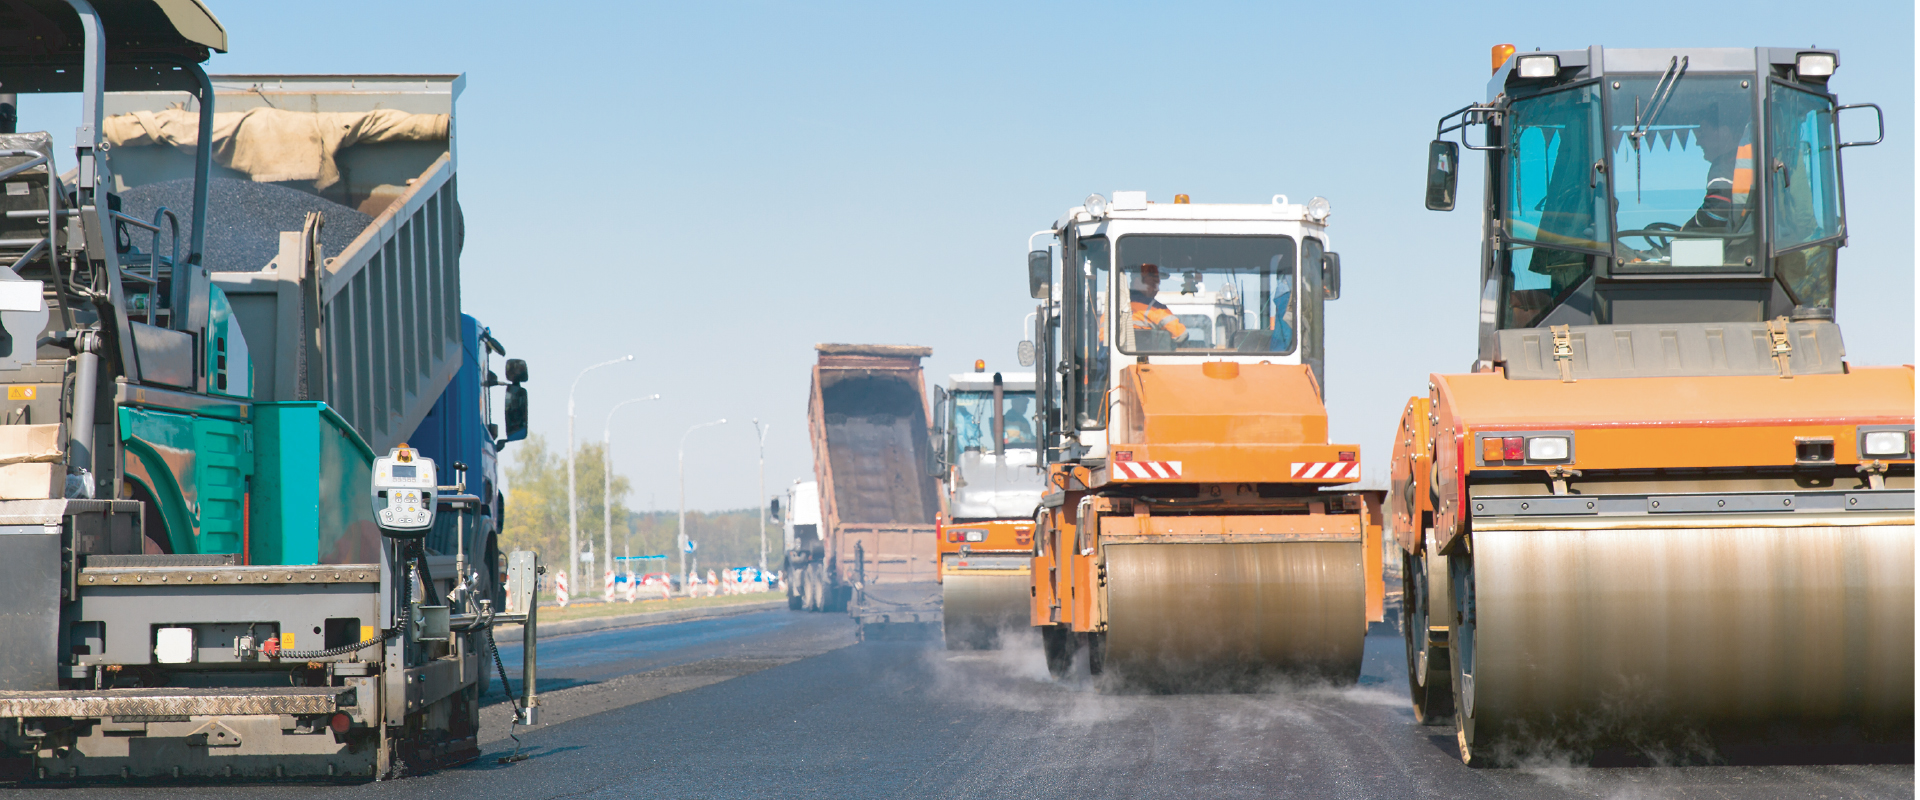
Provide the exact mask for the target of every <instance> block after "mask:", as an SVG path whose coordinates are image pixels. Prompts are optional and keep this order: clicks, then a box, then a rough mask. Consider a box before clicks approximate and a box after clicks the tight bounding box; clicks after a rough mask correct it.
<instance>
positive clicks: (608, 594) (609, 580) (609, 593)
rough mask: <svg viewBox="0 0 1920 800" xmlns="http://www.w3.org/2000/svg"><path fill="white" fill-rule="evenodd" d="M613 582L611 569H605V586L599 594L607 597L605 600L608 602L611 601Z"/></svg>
mask: <svg viewBox="0 0 1920 800" xmlns="http://www.w3.org/2000/svg"><path fill="white" fill-rule="evenodd" d="M613 583H614V581H613V570H611V569H609V570H607V588H606V590H605V591H604V592H602V594H601V596H602V597H605V598H606V599H607V602H609V603H611V602H613Z"/></svg>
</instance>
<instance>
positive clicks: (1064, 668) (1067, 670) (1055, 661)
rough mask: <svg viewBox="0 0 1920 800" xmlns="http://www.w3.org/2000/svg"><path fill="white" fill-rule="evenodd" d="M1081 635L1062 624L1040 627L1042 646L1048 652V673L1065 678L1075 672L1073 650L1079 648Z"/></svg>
mask: <svg viewBox="0 0 1920 800" xmlns="http://www.w3.org/2000/svg"><path fill="white" fill-rule="evenodd" d="M1079 644H1080V641H1079V637H1078V636H1075V635H1074V633H1073V631H1072V630H1069V629H1067V628H1065V627H1063V626H1060V625H1048V626H1046V627H1043V628H1041V629H1040V647H1041V649H1043V650H1045V651H1046V654H1047V674H1049V675H1052V676H1053V677H1054V679H1055V680H1065V679H1066V677H1067V675H1069V674H1071V673H1072V672H1073V651H1075V650H1078V649H1079Z"/></svg>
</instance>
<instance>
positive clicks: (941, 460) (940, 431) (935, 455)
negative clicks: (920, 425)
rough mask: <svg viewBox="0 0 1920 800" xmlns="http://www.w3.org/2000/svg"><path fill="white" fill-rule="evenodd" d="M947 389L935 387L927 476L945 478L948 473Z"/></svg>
mask: <svg viewBox="0 0 1920 800" xmlns="http://www.w3.org/2000/svg"><path fill="white" fill-rule="evenodd" d="M946 448H947V389H946V387H944V386H935V387H933V424H932V425H929V426H927V464H926V468H927V476H928V477H931V478H944V477H946V474H947V454H946Z"/></svg>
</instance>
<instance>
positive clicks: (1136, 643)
mask: <svg viewBox="0 0 1920 800" xmlns="http://www.w3.org/2000/svg"><path fill="white" fill-rule="evenodd" d="M1106 558H1107V620H1108V626H1107V652H1106V668H1107V669H1108V670H1110V671H1112V672H1113V673H1114V674H1115V676H1116V677H1118V678H1119V679H1121V680H1123V681H1127V682H1131V683H1139V684H1143V685H1147V686H1151V687H1155V688H1159V689H1163V690H1173V689H1186V688H1196V689H1206V688H1237V687H1241V688H1243V687H1244V686H1245V684H1246V683H1247V682H1249V681H1252V680H1257V679H1258V678H1260V677H1262V676H1265V675H1269V674H1271V673H1277V672H1284V673H1293V674H1305V675H1311V676H1316V677H1326V678H1331V679H1334V680H1342V681H1352V680H1357V679H1358V678H1359V676H1360V653H1361V649H1362V646H1363V643H1364V640H1365V637H1366V627H1367V619H1366V614H1367V599H1366V583H1365V579H1364V576H1362V574H1361V562H1362V555H1361V551H1360V543H1359V542H1260V543H1250V544H1125V545H1111V544H1110V545H1108V546H1107V548H1106Z"/></svg>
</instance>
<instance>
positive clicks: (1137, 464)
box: [1113, 461, 1180, 481]
mask: <svg viewBox="0 0 1920 800" xmlns="http://www.w3.org/2000/svg"><path fill="white" fill-rule="evenodd" d="M1113 476H1114V477H1116V478H1121V479H1125V480H1137V481H1151V480H1164V479H1167V478H1178V477H1180V462H1178V461H1115V462H1113Z"/></svg>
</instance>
